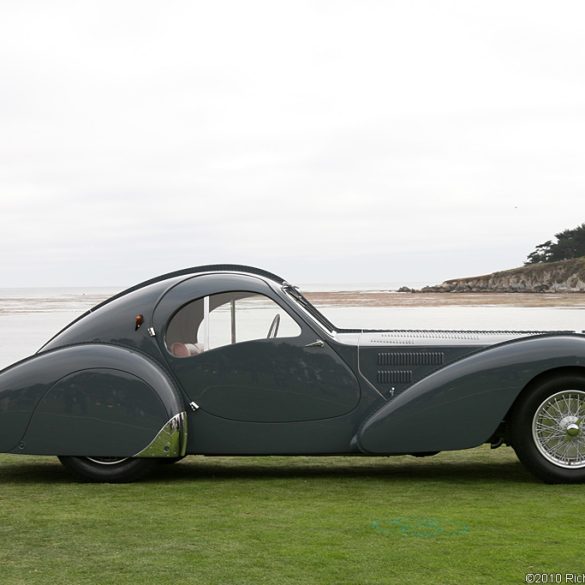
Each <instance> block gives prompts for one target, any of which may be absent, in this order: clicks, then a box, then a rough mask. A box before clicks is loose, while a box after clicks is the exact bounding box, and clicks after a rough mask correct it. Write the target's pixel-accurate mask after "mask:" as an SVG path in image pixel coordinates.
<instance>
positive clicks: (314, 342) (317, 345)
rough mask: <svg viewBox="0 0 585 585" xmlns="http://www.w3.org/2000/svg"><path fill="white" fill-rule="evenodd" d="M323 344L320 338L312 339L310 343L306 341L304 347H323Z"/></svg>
mask: <svg viewBox="0 0 585 585" xmlns="http://www.w3.org/2000/svg"><path fill="white" fill-rule="evenodd" d="M324 345H325V344H324V343H323V341H322V340H321V339H317V341H313V342H312V343H307V345H305V347H323V346H324Z"/></svg>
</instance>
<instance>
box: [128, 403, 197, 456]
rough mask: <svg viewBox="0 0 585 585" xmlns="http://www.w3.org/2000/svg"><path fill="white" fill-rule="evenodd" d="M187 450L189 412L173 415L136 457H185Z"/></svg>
mask: <svg viewBox="0 0 585 585" xmlns="http://www.w3.org/2000/svg"><path fill="white" fill-rule="evenodd" d="M186 452H187V413H186V412H180V413H179V414H176V415H175V416H173V417H172V418H171V419H170V420H169V421H168V422H167V423H165V424H164V425H163V427H162V429H161V430H160V431H159V432H158V433H157V435H156V437H154V439H153V440H152V441H151V442H150V443H149V444H148V445H147V446H146V447H145V448H144V449H142V451H140V452H138V453H136V455H134V457H184V456H185V453H186Z"/></svg>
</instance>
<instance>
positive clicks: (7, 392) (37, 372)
mask: <svg viewBox="0 0 585 585" xmlns="http://www.w3.org/2000/svg"><path fill="white" fill-rule="evenodd" d="M184 411H185V408H184V400H183V398H182V396H181V394H180V392H179V391H178V389H177V388H176V387H175V384H174V383H173V381H172V379H171V378H170V376H169V375H168V374H167V373H166V372H165V371H164V370H163V369H162V368H161V367H160V366H159V365H158V364H157V363H156V362H154V361H153V360H152V359H150V358H148V357H146V356H144V355H143V354H141V353H139V352H137V351H134V350H130V349H127V348H122V347H118V346H112V345H106V344H83V345H75V346H69V347H65V348H62V349H56V350H53V351H50V352H46V353H42V354H37V355H35V356H33V357H31V358H29V359H27V360H25V361H23V362H20V363H18V364H15V365H14V366H13V367H11V368H8V369H7V370H4V371H3V372H1V373H0V451H4V452H13V453H28V454H38V455H73V456H102V457H109V456H111V457H120V456H124V457H130V456H142V457H165V456H168V457H177V456H180V455H183V454H184V452H185V447H186V431H187V429H186V416H185V412H184Z"/></svg>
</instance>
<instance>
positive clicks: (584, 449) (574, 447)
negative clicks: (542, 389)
mask: <svg viewBox="0 0 585 585" xmlns="http://www.w3.org/2000/svg"><path fill="white" fill-rule="evenodd" d="M584 423H585V392H583V391H581V390H562V391H561V392H557V393H556V394H553V395H552V396H549V397H548V398H547V399H546V400H544V402H542V404H541V405H540V406H539V407H538V408H537V409H536V412H535V413H534V418H533V419H532V437H533V439H534V444H535V445H536V448H537V449H538V450H539V451H540V453H541V454H542V456H543V457H544V458H545V459H546V460H547V461H550V462H551V463H552V464H554V465H558V466H559V467H564V468H567V469H579V468H582V467H585V428H584Z"/></svg>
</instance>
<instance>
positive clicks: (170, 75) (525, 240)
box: [0, 0, 585, 288]
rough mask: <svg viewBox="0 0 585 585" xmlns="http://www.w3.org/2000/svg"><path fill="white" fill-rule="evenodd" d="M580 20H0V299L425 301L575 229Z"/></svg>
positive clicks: (581, 93) (513, 4) (142, 7)
mask: <svg viewBox="0 0 585 585" xmlns="http://www.w3.org/2000/svg"><path fill="white" fill-rule="evenodd" d="M584 22H585V4H584V3H583V2H581V1H576V2H571V1H564V2H552V1H549V2H540V1H534V0H530V1H519V0H506V1H504V2H502V1H497V0H496V1H490V2H485V1H473V0H464V1H461V2H452V1H441V2H437V1H435V0H430V1H421V0H404V1H402V2H391V1H382V0H359V1H357V0H356V1H345V0H331V1H329V2H326V1H319V0H310V1H307V2H303V1H300V0H294V1H290V2H286V1H274V0H271V1H266V2H263V1H254V0H248V1H246V2H241V1H224V0H218V1H214V2H209V1H201V2H197V1H185V2H179V1H172V0H171V1H168V2H149V1H145V0H141V1H138V2H130V1H124V0H118V1H115V2H114V1H107V0H106V1H99V2H97V1H96V2H87V1H83V0H74V1H70V2H62V1H59V0H53V1H52V2H50V3H49V2H32V1H26V0H18V1H17V0H14V1H12V0H5V1H3V2H2V3H0V288H2V287H19V286H126V285H131V284H133V283H135V282H138V281H141V280H144V279H146V278H149V277H152V276H155V275H157V274H161V273H165V272H169V271H171V270H175V269H179V268H184V267H188V266H196V265H201V264H209V263H243V264H251V265H255V266H259V267H262V268H265V269H268V270H270V271H273V272H276V273H277V274H280V275H282V276H283V277H285V278H286V279H287V280H290V281H291V282H297V283H312V282H321V283H374V282H375V283H385V282H388V283H390V282H392V283H404V284H408V283H418V282H421V283H429V284H430V283H436V282H442V281H443V280H445V279H448V278H455V277H460V276H471V275H477V274H484V273H489V272H492V271H495V270H503V269H507V268H513V267H516V266H519V265H521V264H522V262H523V261H524V260H525V258H526V256H527V255H528V254H529V253H530V252H531V251H532V250H533V249H534V247H535V246H536V245H537V244H539V243H541V242H543V241H546V240H548V239H550V238H552V237H553V236H554V234H555V233H558V232H559V231H562V230H563V229H566V228H572V227H576V226H577V225H580V224H581V223H583V222H584V221H585V35H584V34H583V23H584Z"/></svg>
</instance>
